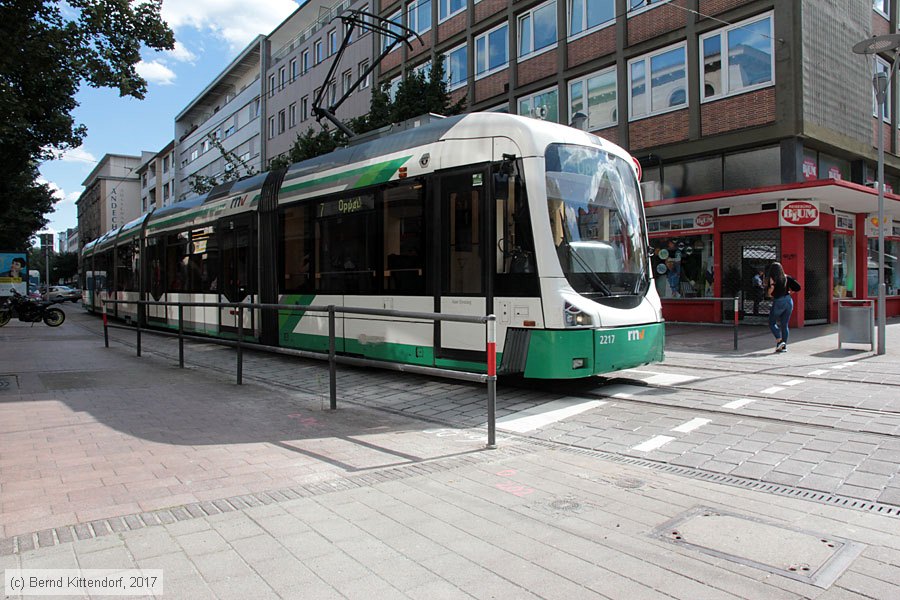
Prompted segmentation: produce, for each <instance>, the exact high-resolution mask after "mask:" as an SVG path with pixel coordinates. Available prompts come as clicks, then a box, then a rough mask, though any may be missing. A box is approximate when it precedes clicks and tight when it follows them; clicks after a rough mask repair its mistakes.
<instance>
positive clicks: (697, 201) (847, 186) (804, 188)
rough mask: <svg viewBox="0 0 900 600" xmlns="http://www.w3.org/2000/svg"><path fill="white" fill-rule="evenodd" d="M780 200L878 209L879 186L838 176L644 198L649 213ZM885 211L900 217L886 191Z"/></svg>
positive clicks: (897, 198)
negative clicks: (705, 192)
mask: <svg viewBox="0 0 900 600" xmlns="http://www.w3.org/2000/svg"><path fill="white" fill-rule="evenodd" d="M779 200H818V201H820V202H822V203H824V204H827V205H828V206H830V207H831V208H834V209H835V210H840V211H844V212H848V213H876V212H878V190H877V189H873V188H871V187H868V186H865V185H861V184H858V183H851V182H849V181H843V180H840V179H816V180H814V181H803V182H799V183H788V184H784V185H775V186H768V187H760V188H751V189H744V190H729V191H726V192H716V193H713V194H701V195H697V196H685V197H683V198H666V199H663V200H654V201H650V202H645V203H644V207H645V209H646V213H647V216H648V217H655V216H663V215H674V214H678V213H684V212H694V211H705V210H709V211H711V210H716V209H717V208H720V207H739V208H749V207H753V206H758V205H761V204H763V203H768V202H777V201H779ZM884 214H885V215H886V216H889V217H893V218H894V219H895V220H900V195H898V194H890V193H885V195H884Z"/></svg>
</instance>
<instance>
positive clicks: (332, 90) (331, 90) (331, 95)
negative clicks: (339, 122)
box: [328, 79, 337, 106]
mask: <svg viewBox="0 0 900 600" xmlns="http://www.w3.org/2000/svg"><path fill="white" fill-rule="evenodd" d="M336 100H337V81H335V80H334V79H332V80H331V83H329V84H328V104H329V105H330V106H334V103H335V101H336Z"/></svg>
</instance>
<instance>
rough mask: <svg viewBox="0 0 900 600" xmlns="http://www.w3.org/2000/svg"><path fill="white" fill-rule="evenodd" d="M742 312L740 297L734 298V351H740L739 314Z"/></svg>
mask: <svg viewBox="0 0 900 600" xmlns="http://www.w3.org/2000/svg"><path fill="white" fill-rule="evenodd" d="M739 312H740V296H735V297H734V349H735V350H737V349H738V313H739Z"/></svg>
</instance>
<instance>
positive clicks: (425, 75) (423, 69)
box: [412, 60, 431, 82]
mask: <svg viewBox="0 0 900 600" xmlns="http://www.w3.org/2000/svg"><path fill="white" fill-rule="evenodd" d="M412 72H413V73H415V75H416V76H417V77H422V79H423V81H425V82H428V81H431V61H430V60H429V61H425V62H423V63H422V64H421V65H418V66H416V67H413V68H412Z"/></svg>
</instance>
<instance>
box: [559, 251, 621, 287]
mask: <svg viewBox="0 0 900 600" xmlns="http://www.w3.org/2000/svg"><path fill="white" fill-rule="evenodd" d="M563 243H564V244H565V245H566V249H567V250H568V251H569V254H570V255H571V256H572V257H573V258H574V259H575V260H576V261H578V264H579V265H581V268H583V269H584V273H585V274H586V275H587V276H588V279H589V280H590V282H591V285H592V286H593V287H594V289H596V290H599V291H600V293H601V294H603V295H604V296H612V295H613V293H612V290H611V289H609V286H608V285H606V284H605V283H604V282H603V280H602V279H600V277H599V276H598V275H597V274H596V273H594V270H593V269H592V268H591V266H590V265H589V264H588V263H587V261H586V260H584V257H582V256H581V255H580V254H578V251H577V250H575V248H573V247H572V244H570V243H569V241H568V240H563Z"/></svg>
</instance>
